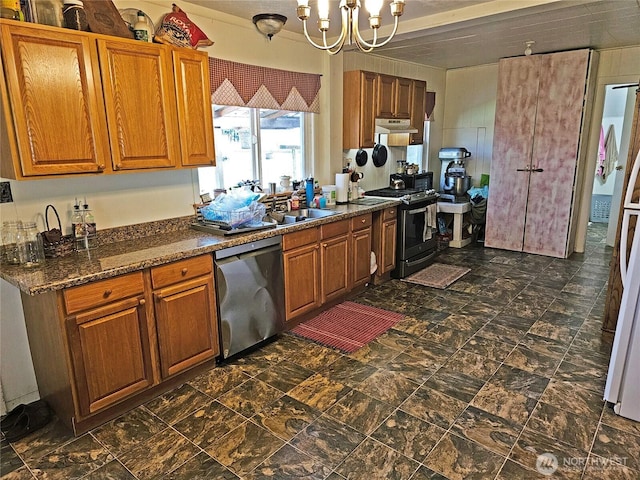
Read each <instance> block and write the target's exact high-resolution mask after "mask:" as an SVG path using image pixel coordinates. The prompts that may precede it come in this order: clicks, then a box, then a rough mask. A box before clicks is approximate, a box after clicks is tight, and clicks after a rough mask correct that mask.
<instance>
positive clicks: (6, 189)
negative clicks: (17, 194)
mask: <svg viewBox="0 0 640 480" xmlns="http://www.w3.org/2000/svg"><path fill="white" fill-rule="evenodd" d="M12 202H13V195H11V183H10V182H0V203H12Z"/></svg>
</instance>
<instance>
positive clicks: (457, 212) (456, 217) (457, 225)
mask: <svg viewBox="0 0 640 480" xmlns="http://www.w3.org/2000/svg"><path fill="white" fill-rule="evenodd" d="M470 211H471V202H465V203H451V202H438V213H451V214H453V240H451V241H450V242H449V246H450V247H453V248H462V247H465V246H467V245H469V244H470V243H471V237H467V238H462V224H463V216H464V214H465V213H467V212H470Z"/></svg>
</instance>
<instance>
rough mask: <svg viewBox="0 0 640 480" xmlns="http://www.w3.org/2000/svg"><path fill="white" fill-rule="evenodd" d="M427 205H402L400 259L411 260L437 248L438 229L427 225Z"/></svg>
mask: <svg viewBox="0 0 640 480" xmlns="http://www.w3.org/2000/svg"><path fill="white" fill-rule="evenodd" d="M427 207H428V204H422V205H421V206H411V205H406V206H402V207H400V213H399V218H398V257H397V259H398V260H409V259H412V258H414V257H418V256H421V255H422V256H423V255H425V254H426V253H431V252H432V251H433V250H435V248H436V246H437V241H436V229H435V228H433V227H427V226H426V215H427Z"/></svg>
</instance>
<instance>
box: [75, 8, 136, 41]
mask: <svg viewBox="0 0 640 480" xmlns="http://www.w3.org/2000/svg"><path fill="white" fill-rule="evenodd" d="M83 3H84V11H85V12H86V14H87V20H88V22H89V28H90V29H91V31H92V32H95V33H102V34H105V35H115V36H116V37H124V38H133V32H132V31H131V30H129V27H127V24H126V23H125V21H124V19H123V18H122V17H121V16H120V12H118V9H117V8H116V6H115V5H114V4H113V2H112V1H111V0H84V2H83Z"/></svg>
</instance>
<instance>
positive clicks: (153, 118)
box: [98, 40, 180, 170]
mask: <svg viewBox="0 0 640 480" xmlns="http://www.w3.org/2000/svg"><path fill="white" fill-rule="evenodd" d="M98 51H99V54H100V69H101V72H102V79H103V88H104V99H105V106H106V110H107V123H108V127H109V141H110V143H111V155H112V161H113V168H114V169H115V170H130V169H144V168H161V167H165V168H166V167H175V166H176V165H177V163H178V157H179V155H180V146H179V137H178V126H177V112H176V94H175V88H174V78H173V69H172V67H171V65H172V59H171V49H170V48H168V47H166V46H164V45H155V44H151V43H143V42H135V41H125V40H98Z"/></svg>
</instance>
